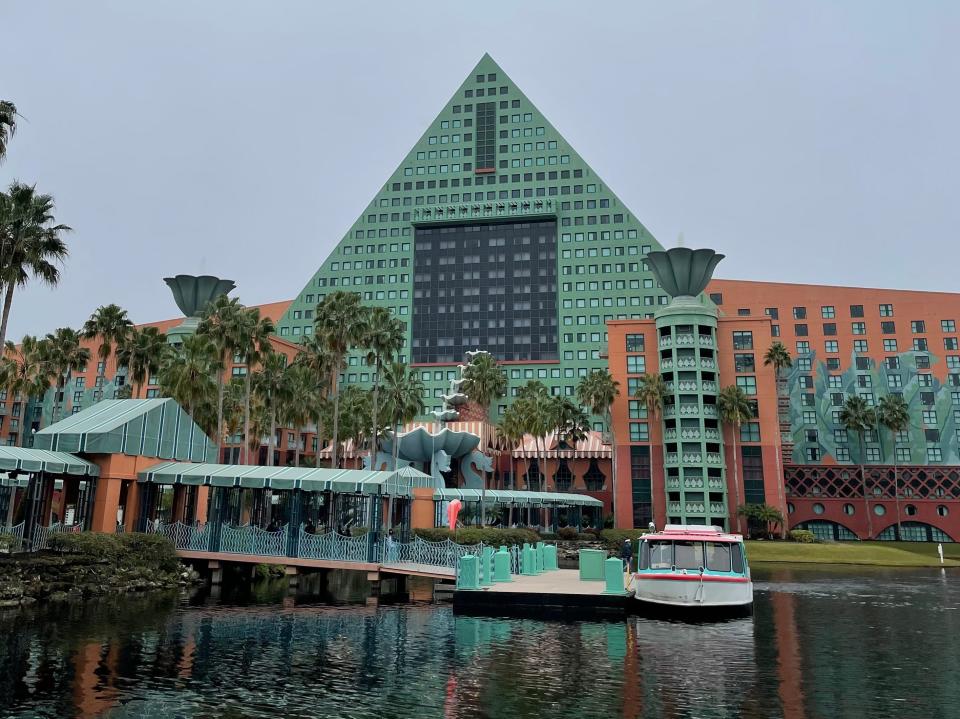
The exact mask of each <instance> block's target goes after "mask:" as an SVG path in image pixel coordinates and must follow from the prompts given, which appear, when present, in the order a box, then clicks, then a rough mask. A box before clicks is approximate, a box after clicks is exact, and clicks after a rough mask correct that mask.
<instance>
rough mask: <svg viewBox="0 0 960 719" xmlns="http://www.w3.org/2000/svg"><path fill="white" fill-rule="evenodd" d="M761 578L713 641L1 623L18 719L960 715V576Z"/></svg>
mask: <svg viewBox="0 0 960 719" xmlns="http://www.w3.org/2000/svg"><path fill="white" fill-rule="evenodd" d="M757 574H758V577H757V598H756V610H755V614H754V616H753V617H752V618H750V619H741V620H736V621H730V622H724V623H715V624H701V625H696V624H682V623H671V622H664V621H651V620H645V619H639V618H631V619H629V620H627V621H622V622H610V623H591V622H570V623H564V622H539V621H533V620H511V619H488V618H470V617H455V616H454V615H453V613H452V612H451V611H450V609H449V607H442V606H441V607H433V606H407V607H394V608H381V609H379V610H370V609H366V608H362V607H355V606H354V607H337V608H331V607H320V606H301V607H287V608H285V607H283V606H280V605H265V606H250V607H227V606H221V607H203V606H201V607H195V606H189V605H188V604H186V603H182V602H181V600H180V599H179V598H177V597H171V596H154V597H149V598H137V599H130V598H126V599H122V600H120V601H114V602H100V603H87V604H84V605H80V606H66V605H65V606H63V607H62V608H58V609H57V610H56V611H53V612H44V613H19V614H14V613H7V614H0V639H2V640H5V641H2V644H0V716H5V717H70V716H104V717H131V718H132V717H137V718H138V719H139V718H141V717H163V718H164V719H169V718H173V717H210V718H211V719H212V718H214V717H217V718H222V719H228V718H239V717H270V718H271V719H276V718H278V717H342V718H350V717H423V718H425V719H426V718H430V717H444V718H446V717H458V718H459V717H462V718H468V717H469V718H474V717H476V718H480V717H491V718H494V719H500V718H501V717H503V718H508V717H509V718H511V719H512V718H516V719H526V718H528V717H530V718H532V717H536V718H537V719H548V718H551V717H564V719H568V718H571V719H572V718H581V717H582V718H585V719H590V718H592V717H604V718H607V717H644V718H646V717H677V718H684V719H687V718H689V719H693V718H694V717H696V718H709V719H712V718H717V719H721V718H723V719H726V718H732V717H757V718H763V719H766V718H768V717H787V718H788V719H814V718H816V719H819V718H820V717H887V716H890V717H894V716H905V717H907V716H909V717H913V716H916V717H960V696H958V693H957V689H956V688H955V684H956V682H955V681H954V680H952V679H951V678H950V677H952V676H956V671H957V670H958V669H960V633H958V630H960V626H958V619H957V609H958V605H960V592H958V590H957V577H956V575H946V574H940V573H936V572H930V571H917V572H913V571H908V572H904V571H898V572H896V573H894V572H890V571H884V570H877V571H867V572H857V573H851V572H849V571H846V572H839V573H830V572H824V571H823V570H822V569H818V570H813V571H811V570H790V569H784V570H776V571H775V572H774V573H762V572H757Z"/></svg>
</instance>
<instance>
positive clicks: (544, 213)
mask: <svg viewBox="0 0 960 719" xmlns="http://www.w3.org/2000/svg"><path fill="white" fill-rule="evenodd" d="M556 215H557V203H556V202H554V201H553V200H522V201H517V200H510V201H499V202H469V203H457V204H448V205H434V206H433V207H423V208H417V209H414V211H413V224H415V225H421V224H426V223H430V222H457V221H470V220H476V219H482V218H490V217H556Z"/></svg>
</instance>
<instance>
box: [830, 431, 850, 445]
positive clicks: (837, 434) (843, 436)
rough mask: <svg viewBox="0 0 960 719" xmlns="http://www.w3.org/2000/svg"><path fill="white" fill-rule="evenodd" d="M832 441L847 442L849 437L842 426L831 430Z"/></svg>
mask: <svg viewBox="0 0 960 719" xmlns="http://www.w3.org/2000/svg"><path fill="white" fill-rule="evenodd" d="M833 441H834V442H837V443H840V444H842V443H844V442H848V441H849V439H848V437H847V430H845V429H843V428H842V427H841V428H837V429H835V430H833Z"/></svg>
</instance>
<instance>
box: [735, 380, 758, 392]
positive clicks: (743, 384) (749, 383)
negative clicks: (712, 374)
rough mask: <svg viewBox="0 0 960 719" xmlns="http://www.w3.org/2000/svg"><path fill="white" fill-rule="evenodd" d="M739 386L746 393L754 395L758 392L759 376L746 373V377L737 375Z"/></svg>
mask: <svg viewBox="0 0 960 719" xmlns="http://www.w3.org/2000/svg"><path fill="white" fill-rule="evenodd" d="M737 387H739V388H740V389H742V390H743V391H744V392H745V393H746V394H749V395H753V394H756V393H757V378H756V377H755V376H753V375H746V376H744V377H737Z"/></svg>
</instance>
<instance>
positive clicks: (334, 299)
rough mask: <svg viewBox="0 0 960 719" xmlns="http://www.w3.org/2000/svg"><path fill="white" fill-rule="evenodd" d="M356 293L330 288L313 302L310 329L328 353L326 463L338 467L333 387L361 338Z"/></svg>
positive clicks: (337, 422) (337, 397)
mask: <svg viewBox="0 0 960 719" xmlns="http://www.w3.org/2000/svg"><path fill="white" fill-rule="evenodd" d="M361 307H362V306H361V304H360V295H358V294H356V293H355V292H343V291H338V292H333V293H331V294H329V295H327V296H326V297H325V298H324V299H323V302H321V303H320V304H319V305H317V314H316V318H315V319H314V328H315V329H314V333H315V334H317V335H319V337H320V339H321V341H322V342H323V345H324V346H325V347H326V350H327V353H328V354H329V355H330V389H331V392H332V393H333V441H332V444H331V458H330V466H331V467H338V466H339V460H338V450H339V449H340V446H339V441H340V393H339V392H338V391H337V390H338V387H337V385H338V384H339V378H340V372H341V371H343V369H344V367H346V360H347V353H348V352H349V351H350V348H351V347H353V346H354V345H356V344H358V343H360V342H362V341H363V332H364V321H363V320H364V313H363V310H362V309H361Z"/></svg>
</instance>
